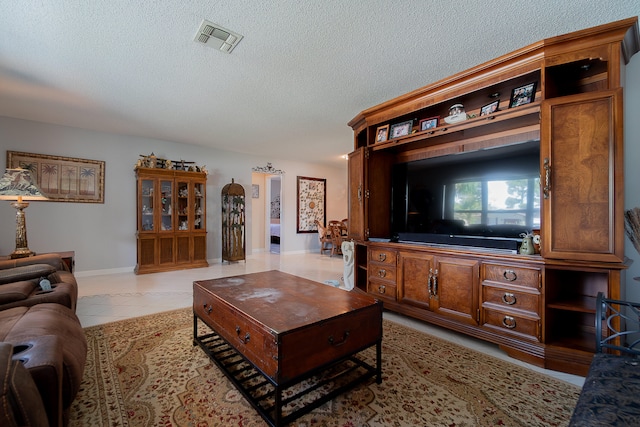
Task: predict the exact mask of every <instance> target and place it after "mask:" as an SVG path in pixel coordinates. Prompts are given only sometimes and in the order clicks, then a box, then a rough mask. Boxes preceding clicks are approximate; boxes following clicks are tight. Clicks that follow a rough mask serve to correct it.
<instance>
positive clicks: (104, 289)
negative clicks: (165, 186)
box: [76, 252, 584, 386]
mask: <svg viewBox="0 0 640 427" xmlns="http://www.w3.org/2000/svg"><path fill="white" fill-rule="evenodd" d="M343 268H344V267H343V262H342V258H341V257H339V256H335V257H329V256H328V255H319V254H318V253H308V254H286V255H279V254H273V253H266V252H264V253H257V254H253V255H250V256H248V257H247V260H246V262H242V261H241V262H233V263H227V262H225V263H215V264H212V265H210V266H209V267H208V268H197V269H189V270H179V271H171V272H165V273H154V274H144V275H136V274H134V273H133V271H132V272H130V273H115V274H106V275H96V276H84V275H82V274H79V275H77V277H76V278H77V281H78V288H79V290H78V292H79V299H78V307H77V314H78V317H79V318H80V322H81V323H82V326H83V327H87V326H93V325H98V324H102V323H106V322H112V321H116V320H122V319H128V318H131V317H137V316H143V315H145V314H152V313H158V312H161V311H167V310H173V309H176V308H182V307H190V306H191V304H192V303H193V291H192V286H193V282H194V281H195V280H203V279H214V278H218V277H225V276H233V275H237V274H245V273H255V272H259V271H267V270H281V271H284V272H286V273H291V274H294V275H297V276H301V277H305V278H307V279H310V280H315V281H318V282H322V283H325V282H327V281H336V280H337V281H340V280H341V277H342V272H343ZM384 317H385V318H386V319H389V320H391V321H395V322H398V323H401V324H404V325H406V326H408V327H411V328H414V329H418V330H421V331H424V332H426V333H429V334H431V335H434V336H437V337H440V338H442V339H445V340H448V341H451V342H455V343H457V344H459V345H461V346H464V347H467V348H472V349H474V350H477V351H481V352H483V353H486V354H490V355H491V356H494V357H497V358H500V359H502V360H507V361H509V362H511V363H514V364H517V365H520V366H524V367H527V368H529V369H533V370H535V371H538V372H542V373H546V374H548V375H550V376H553V377H555V378H559V379H561V380H564V381H567V382H570V383H572V384H576V385H578V386H582V384H583V383H584V378H583V377H580V376H575V375H569V374H565V373H561V372H555V371H550V370H546V369H542V368H538V367H536V366H533V365H530V364H527V363H524V362H521V361H519V360H516V359H513V358H511V357H509V356H507V355H506V354H505V353H504V352H503V351H501V350H500V349H499V348H498V347H497V346H496V345H494V344H491V343H487V342H484V341H481V340H477V339H474V338H471V337H468V336H466V335H462V334H458V333H456V332H452V331H449V330H446V329H443V328H440V327H437V326H433V325H429V324H427V323H425V322H422V321H418V320H415V319H411V318H408V317H405V316H402V315H398V314H395V313H389V312H385V313H384Z"/></svg>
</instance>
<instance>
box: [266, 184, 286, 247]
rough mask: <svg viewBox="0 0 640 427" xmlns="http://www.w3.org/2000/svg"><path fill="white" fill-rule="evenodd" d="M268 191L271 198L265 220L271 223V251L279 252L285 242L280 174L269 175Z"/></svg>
mask: <svg viewBox="0 0 640 427" xmlns="http://www.w3.org/2000/svg"><path fill="white" fill-rule="evenodd" d="M266 181H267V191H268V195H269V198H268V200H267V206H266V209H265V213H266V214H267V217H266V218H265V222H268V224H269V230H268V232H269V236H268V239H269V240H268V242H269V252H271V253H275V254H279V253H280V248H281V246H282V243H283V235H282V225H281V223H282V210H281V209H280V206H281V201H282V180H281V179H280V175H269V176H267V177H266Z"/></svg>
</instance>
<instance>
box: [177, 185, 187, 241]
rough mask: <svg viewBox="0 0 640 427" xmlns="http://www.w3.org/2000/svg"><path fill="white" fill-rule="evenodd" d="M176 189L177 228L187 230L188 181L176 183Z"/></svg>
mask: <svg viewBox="0 0 640 427" xmlns="http://www.w3.org/2000/svg"><path fill="white" fill-rule="evenodd" d="M177 189H178V205H177V206H178V230H189V183H188V182H180V181H178V183H177Z"/></svg>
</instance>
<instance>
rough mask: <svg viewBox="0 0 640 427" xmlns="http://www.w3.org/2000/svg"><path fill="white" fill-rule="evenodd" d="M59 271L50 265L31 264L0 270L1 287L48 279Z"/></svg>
mask: <svg viewBox="0 0 640 427" xmlns="http://www.w3.org/2000/svg"><path fill="white" fill-rule="evenodd" d="M56 271H57V270H56V269H55V268H54V267H53V266H51V265H49V264H29V265H21V266H19V267H14V268H5V269H3V270H0V285H2V284H4V283H12V282H19V281H23V280H37V279H39V278H41V277H47V276H49V275H51V274H53V273H55V272H56Z"/></svg>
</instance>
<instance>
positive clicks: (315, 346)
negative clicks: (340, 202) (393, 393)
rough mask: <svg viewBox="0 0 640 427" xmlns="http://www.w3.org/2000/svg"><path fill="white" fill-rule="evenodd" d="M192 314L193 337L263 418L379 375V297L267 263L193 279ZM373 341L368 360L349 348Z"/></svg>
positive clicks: (274, 422)
mask: <svg viewBox="0 0 640 427" xmlns="http://www.w3.org/2000/svg"><path fill="white" fill-rule="evenodd" d="M193 314H194V317H193V340H194V345H195V344H198V345H200V347H202V349H203V350H204V351H205V352H206V353H207V354H208V355H209V357H210V358H211V359H212V360H213V361H214V362H215V363H216V364H217V365H218V366H219V367H220V368H221V369H222V371H223V372H224V373H225V375H226V376H227V377H228V378H229V379H230V380H231V381H232V382H233V383H234V384H235V386H236V387H237V388H238V390H240V392H241V393H242V394H243V395H244V396H245V398H247V400H248V401H249V402H250V403H251V404H252V405H253V407H254V408H255V409H256V410H257V411H258V413H259V414H260V415H261V416H262V417H263V418H264V419H265V421H267V423H268V424H269V425H271V426H281V425H285V424H287V423H289V422H291V421H293V420H294V419H296V418H298V417H300V416H301V415H303V414H305V413H307V412H309V411H311V410H312V409H314V408H316V407H318V406H320V405H321V404H323V403H324V402H327V401H329V400H331V399H333V398H334V397H335V396H337V395H339V394H340V393H343V392H344V391H346V390H348V389H350V388H352V387H353V386H355V385H356V384H358V383H361V382H362V381H365V380H367V379H369V378H372V377H374V376H376V381H377V382H378V384H379V383H381V382H382V371H381V352H382V303H381V302H379V301H377V300H375V299H373V298H371V297H369V296H367V295H364V294H358V293H354V292H346V291H344V290H341V289H336V288H333V287H331V286H328V285H323V284H321V283H317V282H313V281H311V280H307V279H303V278H301V277H297V276H293V275H290V274H286V273H282V272H280V271H268V272H263V273H253V274H244V275H241V276H234V277H225V278H220V279H212V280H199V281H196V282H193ZM198 319H200V321H202V322H203V323H204V324H206V325H207V326H208V327H209V328H210V329H211V330H212V331H213V332H211V331H209V330H208V329H207V331H206V333H204V334H200V335H199V334H198V323H199V320H198ZM374 345H375V346H376V358H375V359H376V360H375V366H373V365H372V363H367V362H366V361H365V360H364V358H362V357H359V356H360V355H358V354H357V353H360V352H361V351H362V350H364V349H367V348H369V347H372V346H374ZM285 391H286V396H285V393H284V392H285Z"/></svg>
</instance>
